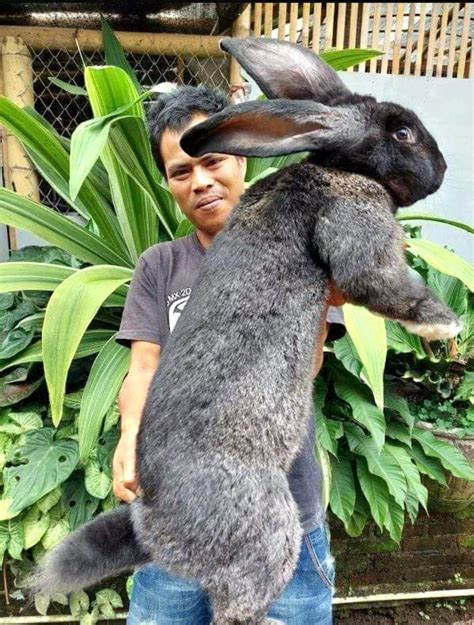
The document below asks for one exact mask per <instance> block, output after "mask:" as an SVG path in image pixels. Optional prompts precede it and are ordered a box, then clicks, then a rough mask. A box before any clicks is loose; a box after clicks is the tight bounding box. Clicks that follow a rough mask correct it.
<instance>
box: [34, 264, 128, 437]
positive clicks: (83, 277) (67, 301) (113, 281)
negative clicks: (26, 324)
mask: <svg viewBox="0 0 474 625" xmlns="http://www.w3.org/2000/svg"><path fill="white" fill-rule="evenodd" d="M132 275H133V271H132V270H131V269H126V268H125V267H110V266H97V267H87V268H86V269H82V270H81V271H78V272H77V273H75V274H74V275H72V276H71V277H70V278H68V279H67V280H65V281H64V282H63V283H62V284H60V285H59V286H58V287H57V289H56V290H55V291H54V293H53V295H52V297H51V299H50V300H49V303H48V307H47V309H46V315H45V320H44V325H43V364H44V372H45V377H46V383H47V386H48V390H49V396H50V402H51V412H52V419H53V423H54V424H55V425H58V423H59V422H60V421H61V417H62V413H63V400H64V393H65V388H66V378H67V374H68V371H69V367H70V365H71V362H72V359H73V357H74V354H75V353H76V351H77V348H78V346H79V344H80V342H81V340H82V337H83V335H84V332H85V330H86V328H87V327H88V325H89V323H90V322H91V321H92V319H93V318H94V316H95V314H96V313H97V311H98V310H99V308H100V307H101V305H102V304H103V302H104V301H105V300H106V299H107V297H108V296H109V295H110V294H111V293H113V292H114V291H115V290H116V289H117V288H118V287H120V286H121V285H122V284H124V283H125V282H128V281H129V280H130V279H131V277H132Z"/></svg>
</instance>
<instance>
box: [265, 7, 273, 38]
mask: <svg viewBox="0 0 474 625" xmlns="http://www.w3.org/2000/svg"><path fill="white" fill-rule="evenodd" d="M263 6H264V23H263V35H264V37H271V36H272V32H273V2H264V3H263Z"/></svg>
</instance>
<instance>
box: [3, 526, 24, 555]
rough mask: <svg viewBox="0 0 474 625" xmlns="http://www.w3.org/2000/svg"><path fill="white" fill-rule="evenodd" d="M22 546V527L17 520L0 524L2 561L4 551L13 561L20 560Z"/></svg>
mask: <svg viewBox="0 0 474 625" xmlns="http://www.w3.org/2000/svg"><path fill="white" fill-rule="evenodd" d="M24 545H25V536H24V533H23V525H22V524H21V521H20V520H19V519H11V520H9V521H4V522H2V523H0V557H1V560H2V561H3V556H4V554H5V551H8V553H9V554H10V555H11V557H12V558H14V559H15V560H21V552H22V551H23V548H24Z"/></svg>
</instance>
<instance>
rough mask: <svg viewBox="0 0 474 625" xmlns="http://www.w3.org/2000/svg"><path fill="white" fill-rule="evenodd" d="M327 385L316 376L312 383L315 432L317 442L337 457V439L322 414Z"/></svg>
mask: <svg viewBox="0 0 474 625" xmlns="http://www.w3.org/2000/svg"><path fill="white" fill-rule="evenodd" d="M326 393H327V386H326V383H325V382H324V379H323V378H322V377H319V376H318V377H317V378H316V381H315V384H314V393H313V406H314V417H315V421H316V433H317V438H318V443H319V444H320V445H322V446H323V447H324V449H327V450H328V451H329V452H330V453H331V454H332V455H333V456H335V457H336V458H337V441H336V439H335V438H334V437H332V436H331V431H330V429H329V427H328V423H327V419H326V417H325V416H324V414H323V406H324V401H325V398H326Z"/></svg>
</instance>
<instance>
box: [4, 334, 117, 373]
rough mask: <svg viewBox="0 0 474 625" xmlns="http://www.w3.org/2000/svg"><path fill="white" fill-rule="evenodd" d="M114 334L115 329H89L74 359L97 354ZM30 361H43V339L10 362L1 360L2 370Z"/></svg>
mask: <svg viewBox="0 0 474 625" xmlns="http://www.w3.org/2000/svg"><path fill="white" fill-rule="evenodd" d="M113 334H114V332H113V330H89V331H88V332H86V333H85V334H84V336H83V337H82V341H81V342H80V344H79V347H78V348H77V351H76V353H75V354H74V360H76V359H77V358H85V357H86V356H91V355H92V354H97V352H99V351H100V350H101V349H102V347H103V346H104V345H105V343H106V342H107V341H108V340H109V339H110V337H111V335H113ZM28 362H43V343H42V341H37V342H36V343H33V345H29V346H28V347H27V348H26V349H24V350H23V351H22V352H21V354H19V355H18V356H15V357H14V358H11V359H9V360H8V362H6V361H1V360H0V371H4V370H5V369H8V367H13V366H17V365H21V364H24V363H28Z"/></svg>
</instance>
